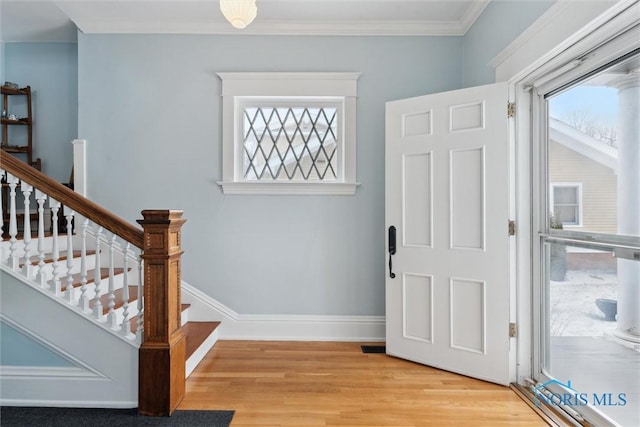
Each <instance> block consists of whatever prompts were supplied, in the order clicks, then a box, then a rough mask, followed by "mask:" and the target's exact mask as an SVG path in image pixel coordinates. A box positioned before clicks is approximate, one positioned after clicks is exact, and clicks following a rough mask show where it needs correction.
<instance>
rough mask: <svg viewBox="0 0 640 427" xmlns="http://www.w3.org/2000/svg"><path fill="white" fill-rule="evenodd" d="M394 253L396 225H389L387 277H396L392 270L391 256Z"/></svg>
mask: <svg viewBox="0 0 640 427" xmlns="http://www.w3.org/2000/svg"><path fill="white" fill-rule="evenodd" d="M395 254H396V227H395V226H393V225H392V226H391V227H389V277H391V278H392V279H395V278H396V274H395V273H394V272H393V261H392V256H393V255H395Z"/></svg>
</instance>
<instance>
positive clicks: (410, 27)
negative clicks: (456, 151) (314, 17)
mask: <svg viewBox="0 0 640 427" xmlns="http://www.w3.org/2000/svg"><path fill="white" fill-rule="evenodd" d="M474 20H475V19H474ZM75 24H76V25H77V27H78V29H79V30H80V31H82V32H83V33H85V34H92V33H94V34H95V33H112V34H122V33H127V34H220V35H222V34H233V35H299V36H462V35H464V34H465V32H466V31H467V30H468V26H467V24H466V23H462V22H458V21H454V22H436V21H431V22H429V21H398V22H390V21H366V22H364V21H333V22H331V21H324V22H322V21H311V22H301V21H260V22H257V20H256V21H254V22H253V23H252V24H251V25H250V26H248V27H246V28H244V29H242V30H238V29H236V28H233V27H232V26H231V25H229V23H228V22H226V21H225V22H223V21H219V22H205V21H201V22H197V21H190V22H176V21H165V22H163V21H158V20H153V21H146V20H144V21H143V20H138V21H90V20H86V21H76V22H75Z"/></svg>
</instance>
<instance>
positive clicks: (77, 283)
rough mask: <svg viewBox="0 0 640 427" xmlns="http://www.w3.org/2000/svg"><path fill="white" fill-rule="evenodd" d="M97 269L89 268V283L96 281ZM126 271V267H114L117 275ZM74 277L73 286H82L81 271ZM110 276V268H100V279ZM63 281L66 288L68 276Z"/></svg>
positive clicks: (51, 281) (50, 282)
mask: <svg viewBox="0 0 640 427" xmlns="http://www.w3.org/2000/svg"><path fill="white" fill-rule="evenodd" d="M95 271H96V270H95V269H94V270H87V284H88V283H93V282H95ZM122 273H124V268H114V269H113V274H114V275H115V276H117V275H118V274H122ZM71 277H72V278H73V287H74V288H77V287H78V286H82V276H81V274H80V273H76V274H74V275H72V276H71ZM108 278H109V268H107V267H104V268H101V269H100V279H108ZM60 280H61V282H62V285H63V286H62V289H66V286H67V276H63V277H61V278H60ZM49 284H53V280H49Z"/></svg>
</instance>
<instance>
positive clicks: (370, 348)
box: [360, 345, 387, 353]
mask: <svg viewBox="0 0 640 427" xmlns="http://www.w3.org/2000/svg"><path fill="white" fill-rule="evenodd" d="M360 347H361V348H362V352H363V353H386V352H387V346H384V345H363V346H360Z"/></svg>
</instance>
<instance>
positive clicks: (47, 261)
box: [20, 251, 96, 267]
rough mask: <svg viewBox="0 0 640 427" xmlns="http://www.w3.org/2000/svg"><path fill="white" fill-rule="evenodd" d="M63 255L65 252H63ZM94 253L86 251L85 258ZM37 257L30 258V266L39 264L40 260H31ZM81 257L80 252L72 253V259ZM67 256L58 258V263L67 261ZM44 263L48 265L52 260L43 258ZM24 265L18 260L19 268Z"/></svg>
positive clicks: (22, 261)
mask: <svg viewBox="0 0 640 427" xmlns="http://www.w3.org/2000/svg"><path fill="white" fill-rule="evenodd" d="M63 252H64V253H65V254H66V252H67V251H63ZM95 253H96V251H87V256H90V255H94V254H95ZM35 256H37V255H32V256H31V257H32V258H31V265H38V263H40V260H33V257H35ZM81 256H82V251H73V257H74V258H80V257H81ZM67 258H68V257H67V255H63V256H61V257H59V258H58V261H66V260H67ZM43 261H44V262H45V264H50V263H52V262H53V258H45V259H44V260H43ZM23 265H24V260H20V267H22V266H23Z"/></svg>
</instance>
